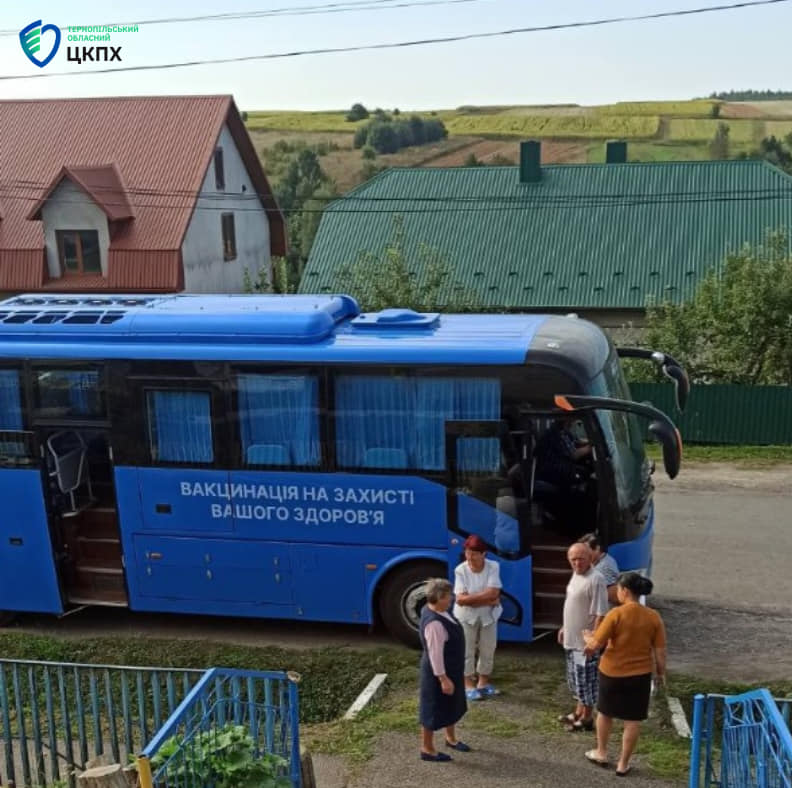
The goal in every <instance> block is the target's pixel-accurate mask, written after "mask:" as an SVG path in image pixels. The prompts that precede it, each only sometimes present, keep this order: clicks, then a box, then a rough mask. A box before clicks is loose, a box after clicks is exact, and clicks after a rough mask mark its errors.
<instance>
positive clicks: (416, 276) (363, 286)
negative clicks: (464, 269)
mask: <svg viewBox="0 0 792 788" xmlns="http://www.w3.org/2000/svg"><path fill="white" fill-rule="evenodd" d="M339 279H340V282H341V290H342V291H343V292H346V293H349V294H350V295H352V296H354V297H355V298H357V300H358V302H359V303H360V305H361V307H362V309H363V310H364V311H367V312H377V311H379V310H381V309H387V308H389V307H404V308H406V309H414V310H415V311H416V312H433V311H438V310H443V311H460V312H471V311H476V310H477V309H478V308H479V302H478V299H477V297H476V295H475V294H474V293H472V292H471V291H469V290H467V289H466V288H464V287H463V286H462V285H460V284H459V283H458V282H457V281H456V278H455V276H454V271H453V268H452V266H451V264H450V263H449V262H448V260H447V259H446V258H445V257H444V256H443V254H442V253H441V252H440V251H439V250H438V249H435V248H433V247H430V246H428V245H426V244H424V243H419V244H418V247H417V250H416V252H415V254H414V255H413V256H411V255H409V254H408V252H407V250H406V239H405V232H404V217H403V216H402V215H401V214H395V215H394V216H393V219H392V226H391V235H390V238H389V240H388V242H387V243H386V244H385V247H384V248H383V249H382V251H381V252H379V253H375V252H371V251H363V252H361V253H360V254H359V255H358V257H357V259H356V260H355V261H354V262H353V263H351V264H349V265H346V266H344V267H343V268H342V269H341V271H340V276H339Z"/></svg>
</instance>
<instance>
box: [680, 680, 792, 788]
mask: <svg viewBox="0 0 792 788" xmlns="http://www.w3.org/2000/svg"><path fill="white" fill-rule="evenodd" d="M791 712H792V699H774V698H773V697H772V695H771V694H770V693H769V692H768V691H767V690H766V689H759V690H753V691H751V692H746V693H743V694H742V695H734V696H731V697H727V696H724V695H696V697H695V699H694V702H693V731H692V740H691V749H690V775H689V781H688V786H689V788H711V786H718V788H792V733H791V732H790V713H791Z"/></svg>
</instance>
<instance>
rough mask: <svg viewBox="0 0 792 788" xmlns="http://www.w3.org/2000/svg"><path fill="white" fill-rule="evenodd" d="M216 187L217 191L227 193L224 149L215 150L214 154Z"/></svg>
mask: <svg viewBox="0 0 792 788" xmlns="http://www.w3.org/2000/svg"><path fill="white" fill-rule="evenodd" d="M214 170H215V187H216V188H217V191H219V192H222V191H225V168H224V166H223V149H222V148H215V152H214Z"/></svg>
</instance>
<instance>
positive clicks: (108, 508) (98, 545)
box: [31, 361, 128, 607]
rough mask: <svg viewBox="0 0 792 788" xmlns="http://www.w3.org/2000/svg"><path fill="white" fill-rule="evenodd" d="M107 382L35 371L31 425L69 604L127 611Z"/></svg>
mask: <svg viewBox="0 0 792 788" xmlns="http://www.w3.org/2000/svg"><path fill="white" fill-rule="evenodd" d="M107 378H108V373H107V370H106V368H105V367H104V366H103V365H101V364H67V363H61V362H54V363H53V362H44V361H42V362H35V363H32V364H31V388H32V398H31V399H32V402H31V404H32V417H31V423H32V426H33V428H34V429H35V432H36V437H37V440H38V442H39V445H40V446H41V450H42V458H43V461H44V464H45V470H46V476H47V492H48V495H49V501H50V512H51V516H52V518H53V520H54V522H55V524H56V528H57V530H58V533H59V539H60V541H59V543H58V544H59V551H60V552H61V553H62V555H61V558H62V560H61V562H60V564H59V573H60V577H61V583H62V585H63V589H64V597H65V599H66V601H67V602H70V603H72V604H75V605H88V604H90V605H107V606H112V607H125V606H127V604H128V601H127V590H126V582H125V577H124V564H123V557H122V548H121V539H120V533H119V519H118V511H117V509H118V507H117V502H116V492H115V484H114V481H113V467H114V460H113V450H112V444H111V424H110V418H109V415H108V396H107V390H108V383H107Z"/></svg>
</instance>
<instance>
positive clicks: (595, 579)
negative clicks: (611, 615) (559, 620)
mask: <svg viewBox="0 0 792 788" xmlns="http://www.w3.org/2000/svg"><path fill="white" fill-rule="evenodd" d="M607 612H608V587H607V586H606V585H605V578H604V577H603V576H602V575H601V574H600V573H599V572H597V571H595V570H594V567H593V566H592V567H590V568H589V570H588V571H587V572H586V574H584V575H577V574H573V575H572V577H571V578H570V580H569V584H568V585H567V590H566V599H565V600H564V648H566V649H574V650H575V651H583V649H584V647H585V643H584V642H583V630H584V629H594V621H595V619H597V618H598V617H599V616H604V615H605V614H606V613H607Z"/></svg>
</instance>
